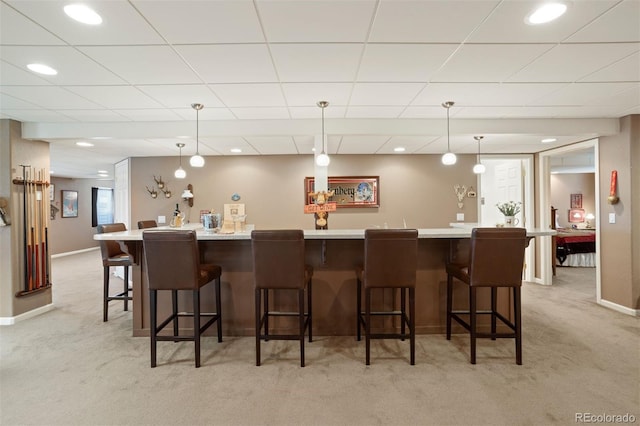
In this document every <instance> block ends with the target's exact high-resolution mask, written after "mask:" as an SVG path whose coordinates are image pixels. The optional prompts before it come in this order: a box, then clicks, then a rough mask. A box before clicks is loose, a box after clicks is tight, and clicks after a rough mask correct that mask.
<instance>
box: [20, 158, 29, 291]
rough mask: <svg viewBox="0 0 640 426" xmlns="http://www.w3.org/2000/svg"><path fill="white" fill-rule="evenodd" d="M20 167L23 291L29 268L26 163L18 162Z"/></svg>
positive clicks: (27, 288) (26, 288) (26, 282)
mask: <svg viewBox="0 0 640 426" xmlns="http://www.w3.org/2000/svg"><path fill="white" fill-rule="evenodd" d="M20 167H22V195H23V197H22V244H23V246H24V247H23V248H24V250H23V251H24V253H23V254H24V262H23V263H24V285H23V288H24V290H25V291H28V290H29V268H28V266H27V259H28V258H29V257H28V255H29V253H28V247H27V175H26V170H27V167H29V166H27V165H23V164H20Z"/></svg>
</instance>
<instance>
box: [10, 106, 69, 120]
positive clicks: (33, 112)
mask: <svg viewBox="0 0 640 426" xmlns="http://www.w3.org/2000/svg"><path fill="white" fill-rule="evenodd" d="M2 112H3V113H4V114H5V115H6V116H7V117H9V118H11V119H13V120H16V121H20V122H22V123H29V122H39V121H40V122H45V123H46V122H58V123H65V122H73V119H72V118H71V117H66V116H65V115H63V114H59V113H57V112H55V111H50V110H46V109H9V108H7V109H5V108H2Z"/></svg>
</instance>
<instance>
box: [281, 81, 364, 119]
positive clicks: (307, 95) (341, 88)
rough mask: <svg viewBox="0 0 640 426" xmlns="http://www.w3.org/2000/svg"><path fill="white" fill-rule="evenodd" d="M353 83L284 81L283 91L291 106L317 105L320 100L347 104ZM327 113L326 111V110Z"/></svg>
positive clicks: (335, 103) (331, 103) (333, 103)
mask: <svg viewBox="0 0 640 426" xmlns="http://www.w3.org/2000/svg"><path fill="white" fill-rule="evenodd" d="M352 88H353V84H352V83H283V84H282V91H283V92H284V96H285V98H286V99H287V105H289V107H298V106H300V107H304V106H316V104H317V103H318V101H328V102H329V105H330V106H331V105H346V104H347V103H348V102H349V97H350V96H351V90H352ZM325 114H326V112H325Z"/></svg>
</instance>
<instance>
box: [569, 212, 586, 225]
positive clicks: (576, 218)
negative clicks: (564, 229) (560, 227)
mask: <svg viewBox="0 0 640 426" xmlns="http://www.w3.org/2000/svg"><path fill="white" fill-rule="evenodd" d="M582 222H584V209H569V223H582Z"/></svg>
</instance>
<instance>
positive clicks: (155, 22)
mask: <svg viewBox="0 0 640 426" xmlns="http://www.w3.org/2000/svg"><path fill="white" fill-rule="evenodd" d="M132 3H133V5H134V6H135V7H136V8H137V9H138V10H139V11H140V12H141V13H142V15H143V16H144V17H145V19H147V20H148V21H149V22H150V23H151V25H152V26H153V28H155V29H156V30H157V31H158V32H159V33H160V34H161V35H162V37H163V38H165V39H166V40H167V41H168V42H169V43H171V44H188V43H255V42H263V41H264V36H263V35H262V29H261V28H260V21H259V19H258V16H257V14H256V11H255V7H254V5H253V2H251V1H249V0H231V1H221V0H216V1H184V0H177V1H176V0H172V1H167V0H164V1H160V2H157V1H141V0H135V1H133V2H132ZM177 22H183V23H187V22H188V25H176V23H177Z"/></svg>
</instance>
